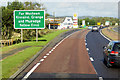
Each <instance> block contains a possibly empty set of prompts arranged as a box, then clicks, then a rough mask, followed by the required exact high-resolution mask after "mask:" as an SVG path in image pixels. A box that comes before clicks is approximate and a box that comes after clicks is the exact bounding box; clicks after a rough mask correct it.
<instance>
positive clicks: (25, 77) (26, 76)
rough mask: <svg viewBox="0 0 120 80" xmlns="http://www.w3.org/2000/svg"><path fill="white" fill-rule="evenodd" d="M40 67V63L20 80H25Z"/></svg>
mask: <svg viewBox="0 0 120 80" xmlns="http://www.w3.org/2000/svg"><path fill="white" fill-rule="evenodd" d="M39 65H40V63H37V64H36V65H35V66H34V67H33V68H32V69H31V70H30V71H29V72H28V73H27V74H26V75H25V76H24V77H23V78H22V80H26V79H27V78H28V77H29V76H30V74H31V73H32V72H33V71H34V70H35V69H36V68H37V67H38V66H39Z"/></svg>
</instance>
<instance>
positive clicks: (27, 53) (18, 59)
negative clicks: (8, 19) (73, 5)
mask: <svg viewBox="0 0 120 80" xmlns="http://www.w3.org/2000/svg"><path fill="white" fill-rule="evenodd" d="M65 31H68V30H57V31H53V32H52V33H49V34H47V35H44V36H43V37H41V38H38V40H46V41H38V42H36V41H30V42H24V43H19V44H15V45H11V46H7V47H3V49H2V52H3V53H4V52H5V51H7V52H9V51H11V50H13V49H16V48H20V47H23V46H31V47H29V48H26V49H24V50H22V51H20V52H17V53H16V54H14V55H12V56H8V57H7V58H6V59H4V60H3V61H1V62H0V64H1V63H2V78H9V77H10V76H11V75H13V74H14V73H15V72H16V71H17V70H18V69H19V68H20V67H21V66H22V65H24V64H25V63H26V62H27V61H28V60H29V59H30V58H32V56H33V55H35V54H36V53H37V52H38V51H40V50H41V49H42V48H43V47H41V46H45V45H46V44H47V43H48V42H50V41H51V40H52V39H54V38H55V37H56V36H58V35H59V34H61V33H63V32H65Z"/></svg>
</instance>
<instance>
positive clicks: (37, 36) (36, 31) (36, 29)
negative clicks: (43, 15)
mask: <svg viewBox="0 0 120 80" xmlns="http://www.w3.org/2000/svg"><path fill="white" fill-rule="evenodd" d="M36 42H38V29H36Z"/></svg>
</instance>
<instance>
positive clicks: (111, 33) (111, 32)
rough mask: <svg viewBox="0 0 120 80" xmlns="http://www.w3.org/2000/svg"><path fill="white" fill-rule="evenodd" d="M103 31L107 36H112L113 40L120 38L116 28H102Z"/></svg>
mask: <svg viewBox="0 0 120 80" xmlns="http://www.w3.org/2000/svg"><path fill="white" fill-rule="evenodd" d="M102 33H103V34H104V35H105V36H107V37H108V38H110V39H112V40H114V41H116V40H118V36H119V35H118V33H117V32H115V31H114V30H112V28H104V29H103V30H102Z"/></svg>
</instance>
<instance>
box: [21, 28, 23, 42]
mask: <svg viewBox="0 0 120 80" xmlns="http://www.w3.org/2000/svg"><path fill="white" fill-rule="evenodd" d="M22 42H23V29H21V43H22Z"/></svg>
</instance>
